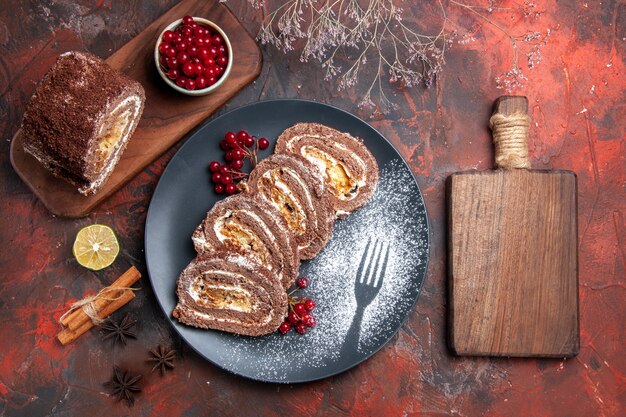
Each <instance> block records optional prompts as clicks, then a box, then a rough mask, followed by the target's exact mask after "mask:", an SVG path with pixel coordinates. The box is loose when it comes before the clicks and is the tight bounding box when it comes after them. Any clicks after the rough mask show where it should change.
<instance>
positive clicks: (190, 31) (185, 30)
mask: <svg viewBox="0 0 626 417" xmlns="http://www.w3.org/2000/svg"><path fill="white" fill-rule="evenodd" d="M180 33H181V34H182V35H183V36H184V37H187V36H191V35H192V34H193V29H192V28H190V27H189V26H183V27H182V29H181V30H180ZM183 39H184V38H183Z"/></svg>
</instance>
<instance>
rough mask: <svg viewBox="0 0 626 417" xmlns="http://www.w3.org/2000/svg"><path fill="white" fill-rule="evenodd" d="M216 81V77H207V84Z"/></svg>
mask: <svg viewBox="0 0 626 417" xmlns="http://www.w3.org/2000/svg"><path fill="white" fill-rule="evenodd" d="M216 82H217V79H216V78H215V77H209V78H208V79H207V84H208V85H213V84H215V83H216Z"/></svg>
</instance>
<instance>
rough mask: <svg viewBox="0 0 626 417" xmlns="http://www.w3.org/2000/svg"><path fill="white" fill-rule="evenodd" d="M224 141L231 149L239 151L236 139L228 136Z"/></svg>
mask: <svg viewBox="0 0 626 417" xmlns="http://www.w3.org/2000/svg"><path fill="white" fill-rule="evenodd" d="M224 140H225V141H226V143H228V144H229V145H230V147H231V148H233V149H235V148H237V149H239V148H238V146H239V144H238V143H237V138H236V137H235V136H228V137H227V138H226V139H224ZM234 159H241V158H234Z"/></svg>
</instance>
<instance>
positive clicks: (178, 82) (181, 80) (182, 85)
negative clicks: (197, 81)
mask: <svg viewBox="0 0 626 417" xmlns="http://www.w3.org/2000/svg"><path fill="white" fill-rule="evenodd" d="M175 83H176V85H177V86H179V87H180V88H186V85H187V79H186V78H185V77H178V78H176V81H175Z"/></svg>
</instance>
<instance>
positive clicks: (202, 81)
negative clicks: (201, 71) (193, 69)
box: [196, 75, 207, 90]
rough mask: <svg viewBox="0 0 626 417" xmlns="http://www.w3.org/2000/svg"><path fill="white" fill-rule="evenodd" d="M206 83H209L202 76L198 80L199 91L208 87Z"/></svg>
mask: <svg viewBox="0 0 626 417" xmlns="http://www.w3.org/2000/svg"><path fill="white" fill-rule="evenodd" d="M206 82H207V78H206V77H204V76H202V75H201V76H199V77H198V78H196V85H197V86H198V89H199V90H202V89H203V88H206V85H207V84H206Z"/></svg>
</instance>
